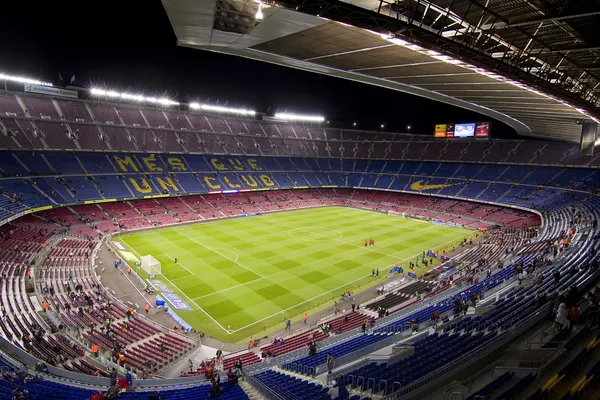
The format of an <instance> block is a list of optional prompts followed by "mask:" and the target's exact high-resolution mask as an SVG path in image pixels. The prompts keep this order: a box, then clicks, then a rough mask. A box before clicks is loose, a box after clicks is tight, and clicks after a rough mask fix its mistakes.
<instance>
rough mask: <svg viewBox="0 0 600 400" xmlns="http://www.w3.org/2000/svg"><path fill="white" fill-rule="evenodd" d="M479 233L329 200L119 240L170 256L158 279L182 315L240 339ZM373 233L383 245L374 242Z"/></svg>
mask: <svg viewBox="0 0 600 400" xmlns="http://www.w3.org/2000/svg"><path fill="white" fill-rule="evenodd" d="M472 233H473V232H472V231H470V230H466V229H462V228H456V227H446V226H440V225H436V224H431V223H428V222H424V221H419V220H414V219H405V218H402V217H398V216H388V215H385V214H380V213H376V212H371V211H366V210H359V209H353V208H346V207H327V208H313V209H303V210H294V211H287V212H281V213H272V214H264V215H260V216H254V217H246V218H233V219H226V220H220V221H212V222H204V223H197V224H191V225H180V226H174V227H167V228H161V229H156V230H151V231H142V232H137V233H135V232H134V233H127V234H124V235H121V236H119V237H117V238H115V240H117V241H120V242H121V243H123V245H124V246H125V247H127V248H129V249H131V250H132V251H133V252H134V253H136V254H138V255H141V256H144V255H147V254H151V255H153V256H154V257H155V258H156V259H158V260H159V261H160V262H161V264H162V275H159V276H158V277H157V279H160V280H162V281H163V282H165V283H166V284H167V285H168V286H170V287H171V288H172V289H173V290H174V293H176V294H178V295H179V296H180V297H181V298H182V299H183V300H184V301H185V302H186V303H187V304H188V305H189V306H190V307H192V309H193V310H192V311H181V310H177V313H178V314H179V315H180V316H181V317H182V318H183V319H185V320H186V321H187V322H188V323H190V324H191V325H192V326H194V328H196V329H197V330H200V331H203V332H205V333H206V334H207V335H210V336H212V337H215V338H217V339H219V340H223V341H226V342H240V341H245V340H246V339H247V338H248V337H250V336H254V337H262V336H263V335H264V334H268V333H269V332H272V331H275V330H278V329H281V328H283V326H284V325H283V321H284V318H286V317H292V320H293V321H298V320H300V319H301V316H302V313H303V312H305V311H307V312H308V313H309V315H311V314H313V313H315V312H316V311H318V310H320V309H323V308H325V307H331V306H332V305H333V300H334V299H338V298H339V295H340V294H341V293H343V292H344V290H346V289H351V290H353V291H354V292H357V291H360V290H364V289H365V288H367V287H370V286H373V285H377V284H381V283H382V282H384V281H385V275H386V273H387V271H389V269H390V268H389V267H390V266H391V265H393V264H395V263H398V264H399V265H400V266H402V267H403V268H404V269H406V266H407V264H408V260H414V259H415V258H416V256H417V254H419V253H421V252H422V251H424V250H427V249H441V248H443V247H444V246H448V245H452V244H457V243H458V242H459V241H460V240H461V239H462V238H463V237H466V236H470V235H471V234H472ZM368 238H374V239H375V246H369V247H365V246H364V241H365V239H368ZM174 258H177V259H178V263H177V264H175V262H174V261H173V259H174ZM373 268H375V269H377V268H378V269H380V275H381V276H380V278H378V279H376V278H372V277H371V270H372V269H373ZM428 268H431V267H428ZM416 272H417V273H423V272H425V270H424V269H422V270H421V271H419V270H417V271H416Z"/></svg>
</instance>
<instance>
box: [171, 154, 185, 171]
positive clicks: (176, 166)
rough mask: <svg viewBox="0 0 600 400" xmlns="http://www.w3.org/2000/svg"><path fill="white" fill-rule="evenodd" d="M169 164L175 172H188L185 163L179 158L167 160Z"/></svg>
mask: <svg viewBox="0 0 600 400" xmlns="http://www.w3.org/2000/svg"><path fill="white" fill-rule="evenodd" d="M167 162H168V163H169V165H170V166H171V167H172V168H173V171H187V168H186V167H185V164H184V163H183V161H181V159H179V158H177V157H169V158H167Z"/></svg>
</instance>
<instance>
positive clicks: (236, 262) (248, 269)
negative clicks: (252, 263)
mask: <svg viewBox="0 0 600 400" xmlns="http://www.w3.org/2000/svg"><path fill="white" fill-rule="evenodd" d="M188 239H189V240H191V241H192V242H194V243H197V244H199V245H200V246H202V247H204V248H205V249H207V250H209V251H212V252H213V253H215V254H218V255H220V256H221V257H223V258H224V259H226V260H229V261H231V262H232V263H234V264H237V265H239V266H240V267H242V268H244V269H245V270H247V271H250V272H252V273H253V274H255V275H258V276H260V277H261V278H264V276H262V275H261V274H259V273H257V272H254V271H252V270H251V269H250V268H248V267H245V266H243V265H242V264H240V263H239V262H238V261H237V260H236V261H234V260H232V259H230V258H228V257H225V256H224V255H223V254H221V253H219V252H218V251H216V250H214V249H211V248H210V247H208V246H206V245H204V244H202V243H200V242H199V241H197V240H196V239H194V238H188ZM236 254H237V253H236Z"/></svg>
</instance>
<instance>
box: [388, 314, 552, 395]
mask: <svg viewBox="0 0 600 400" xmlns="http://www.w3.org/2000/svg"><path fill="white" fill-rule="evenodd" d="M549 308H550V305H549V304H547V305H545V306H543V307H541V308H540V309H538V311H537V314H536V315H535V316H534V317H533V318H530V319H528V320H526V321H525V322H523V323H521V324H519V325H514V326H513V327H511V330H510V331H509V333H505V334H500V335H499V336H498V337H496V338H495V339H493V340H492V341H491V342H488V343H485V344H483V345H482V346H478V347H477V348H475V349H473V350H471V351H469V352H468V353H466V354H463V355H462V356H461V357H460V358H458V359H457V360H454V361H453V362H451V363H449V364H446V365H444V366H442V367H440V368H438V369H437V370H435V371H432V372H430V373H428V374H427V375H425V376H423V377H421V378H420V379H418V380H417V381H415V382H413V383H411V384H410V385H407V386H405V387H401V388H400V390H399V391H397V392H396V393H393V394H391V395H388V396H386V397H385V399H386V400H397V399H403V398H406V397H409V396H414V395H416V394H417V393H419V392H422V391H423V390H425V389H427V388H428V387H430V386H431V385H432V384H433V383H435V382H436V381H437V380H438V379H439V378H441V377H443V376H445V375H449V374H453V373H456V372H458V371H460V370H461V369H462V368H464V367H466V366H469V365H471V364H472V363H474V362H476V361H478V360H480V359H481V358H483V357H485V356H487V355H488V354H489V353H491V352H492V351H495V350H496V349H497V348H499V347H501V346H503V345H505V344H507V343H509V342H510V341H511V340H513V339H514V338H515V337H516V336H518V335H520V334H521V333H523V332H524V331H525V330H527V329H529V328H530V327H532V326H533V325H535V324H536V323H538V322H539V321H541V320H542V319H544V318H546V316H547V315H548V309H549Z"/></svg>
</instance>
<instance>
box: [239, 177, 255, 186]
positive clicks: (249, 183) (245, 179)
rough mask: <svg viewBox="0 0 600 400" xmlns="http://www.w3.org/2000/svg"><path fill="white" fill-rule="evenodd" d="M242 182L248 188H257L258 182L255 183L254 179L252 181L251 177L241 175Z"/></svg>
mask: <svg viewBox="0 0 600 400" xmlns="http://www.w3.org/2000/svg"><path fill="white" fill-rule="evenodd" d="M242 180H243V181H244V182H246V185H248V186H250V187H257V186H258V182H256V179H254V177H253V176H252V175H247V176H246V175H242Z"/></svg>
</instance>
